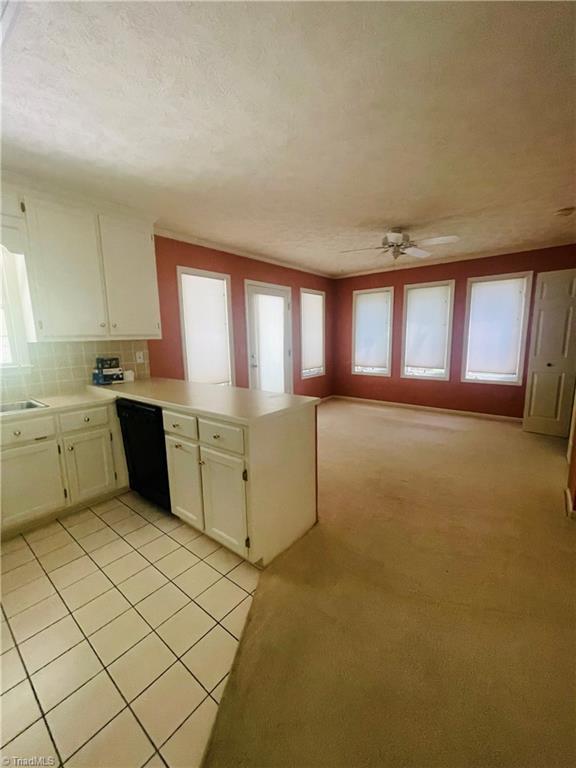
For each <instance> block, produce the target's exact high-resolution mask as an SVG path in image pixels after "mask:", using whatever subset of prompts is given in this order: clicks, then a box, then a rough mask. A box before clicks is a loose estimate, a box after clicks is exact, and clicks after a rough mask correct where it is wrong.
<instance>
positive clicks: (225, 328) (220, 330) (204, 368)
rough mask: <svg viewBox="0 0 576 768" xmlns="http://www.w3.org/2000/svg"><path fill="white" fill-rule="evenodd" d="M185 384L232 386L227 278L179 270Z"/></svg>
mask: <svg viewBox="0 0 576 768" xmlns="http://www.w3.org/2000/svg"><path fill="white" fill-rule="evenodd" d="M178 278H179V284H180V313H181V321H182V345H183V351H184V360H185V365H186V378H187V380H188V381H197V382H202V383H205V384H232V383H233V373H232V359H233V358H232V349H233V347H232V330H231V326H230V316H231V310H230V277H229V276H228V275H221V274H218V273H214V272H203V271H200V270H193V269H186V268H185V267H178Z"/></svg>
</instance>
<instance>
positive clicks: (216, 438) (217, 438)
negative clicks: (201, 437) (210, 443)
mask: <svg viewBox="0 0 576 768" xmlns="http://www.w3.org/2000/svg"><path fill="white" fill-rule="evenodd" d="M212 440H220V435H212Z"/></svg>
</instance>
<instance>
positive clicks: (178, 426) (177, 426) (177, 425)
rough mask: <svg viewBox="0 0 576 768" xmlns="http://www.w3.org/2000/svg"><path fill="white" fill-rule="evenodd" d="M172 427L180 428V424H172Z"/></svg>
mask: <svg viewBox="0 0 576 768" xmlns="http://www.w3.org/2000/svg"><path fill="white" fill-rule="evenodd" d="M172 429H180V424H172Z"/></svg>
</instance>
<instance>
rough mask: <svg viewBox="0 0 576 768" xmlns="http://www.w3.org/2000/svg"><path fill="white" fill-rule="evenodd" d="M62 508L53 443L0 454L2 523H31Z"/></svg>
mask: <svg viewBox="0 0 576 768" xmlns="http://www.w3.org/2000/svg"><path fill="white" fill-rule="evenodd" d="M65 504H66V500H65V497H64V483H63V480H62V471H61V467H60V458H59V454H58V445H57V443H56V442H55V441H54V440H51V441H49V442H46V443H44V442H43V443H36V444H32V445H26V446H21V447H18V448H9V449H8V450H5V451H3V452H2V522H3V524H4V525H8V524H10V523H13V522H18V521H22V522H24V521H27V520H33V519H34V518H35V517H41V516H42V515H43V514H45V513H47V512H52V511H53V510H55V509H58V508H59V507H63V506H65Z"/></svg>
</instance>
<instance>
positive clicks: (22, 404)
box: [0, 400, 48, 413]
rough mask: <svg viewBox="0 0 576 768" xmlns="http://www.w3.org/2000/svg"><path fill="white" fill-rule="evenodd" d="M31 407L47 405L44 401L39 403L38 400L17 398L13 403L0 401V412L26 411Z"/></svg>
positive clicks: (45, 406)
mask: <svg viewBox="0 0 576 768" xmlns="http://www.w3.org/2000/svg"><path fill="white" fill-rule="evenodd" d="M31 408H48V406H47V405H46V404H45V403H40V402H39V401H38V400H17V401H16V402H15V403H0V413H11V412H12V411H28V410H30V409H31Z"/></svg>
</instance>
